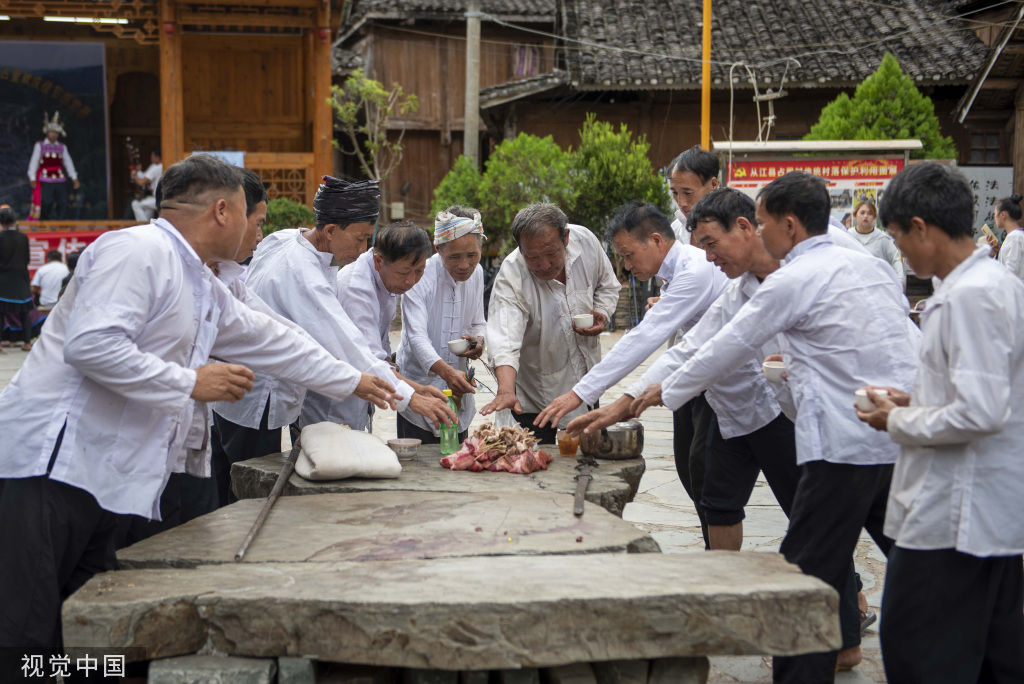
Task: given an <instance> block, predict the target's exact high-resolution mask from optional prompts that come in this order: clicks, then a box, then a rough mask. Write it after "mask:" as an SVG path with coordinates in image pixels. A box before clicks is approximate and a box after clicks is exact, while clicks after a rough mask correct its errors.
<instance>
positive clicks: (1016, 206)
mask: <svg viewBox="0 0 1024 684" xmlns="http://www.w3.org/2000/svg"><path fill="white" fill-rule="evenodd" d="M1022 199H1024V197H1021V196H1020V195H1018V194H1017V193H1014V194H1012V195H1010V196H1009V197H1004V198H1003V199H1001V200H999V203H998V204H997V205H996V211H997V212H1000V211H1005V212H1006V214H1007V215H1008V216H1009V217H1010V218H1012V219H1013V220H1014V221H1020V217H1021V214H1022V212H1021V208H1020V201H1021V200H1022Z"/></svg>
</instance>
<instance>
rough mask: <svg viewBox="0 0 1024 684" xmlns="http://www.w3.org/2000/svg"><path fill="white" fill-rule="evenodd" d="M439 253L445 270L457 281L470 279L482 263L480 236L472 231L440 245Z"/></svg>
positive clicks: (461, 281)
mask: <svg viewBox="0 0 1024 684" xmlns="http://www.w3.org/2000/svg"><path fill="white" fill-rule="evenodd" d="M437 253H438V254H440V255H441V263H442V264H444V270H446V271H448V275H450V276H451V277H452V280H454V281H455V282H457V283H463V282H465V281H467V280H469V278H470V276H472V275H473V271H475V270H476V266H477V264H479V263H480V256H481V250H480V236H479V235H474V234H472V233H470V234H469V235H463V236H462V237H460V238H458V239H456V240H450V241H448V242H446V243H444V244H442V245H438V247H437Z"/></svg>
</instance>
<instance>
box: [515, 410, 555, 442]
mask: <svg viewBox="0 0 1024 684" xmlns="http://www.w3.org/2000/svg"><path fill="white" fill-rule="evenodd" d="M511 413H512V417H513V418H514V419H515V421H516V422H517V423H519V425H521V426H522V427H524V428H526V429H527V430H533V435H534V436H535V437H536V438H537V441H539V442H540V443H541V444H557V443H558V428H553V427H551V424H550V423H549V424H547V425H545V426H544V427H537V426H536V425H534V424H533V421H535V420H537V416H539V415H540V414H539V413H516V412H515V411H511Z"/></svg>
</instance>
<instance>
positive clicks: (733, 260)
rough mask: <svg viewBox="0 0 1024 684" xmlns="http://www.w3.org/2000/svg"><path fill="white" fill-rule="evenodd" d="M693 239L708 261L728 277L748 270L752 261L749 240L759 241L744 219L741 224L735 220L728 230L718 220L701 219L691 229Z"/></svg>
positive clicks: (733, 276) (739, 274) (751, 227)
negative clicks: (705, 253) (734, 223)
mask: <svg viewBox="0 0 1024 684" xmlns="http://www.w3.org/2000/svg"><path fill="white" fill-rule="evenodd" d="M693 240H694V242H696V243H697V245H698V246H699V247H701V248H703V249H704V251H706V252H707V255H708V261H711V262H713V263H714V264H715V265H716V266H718V267H719V268H720V269H722V271H723V272H724V273H725V275H727V276H729V277H730V278H739V277H740V276H741V275H743V274H744V273H746V272H747V271H749V270H750V266H751V264H752V262H753V259H752V258H751V257H752V256H753V250H752V249H751V247H752V244H751V241H752V240H753V241H757V242H760V240H759V239H758V237H757V235H755V234H754V228H753V226H751V225H750V224H749V223H747V222H746V219H744V220H743V224H742V225H741V224H740V222H739V221H737V222H736V225H734V226H733V228H732V230H729V231H727V230H725V228H724V227H723V226H722V224H721V223H719V222H718V221H701V222H700V223H698V224H697V225H696V226H695V227H694V229H693Z"/></svg>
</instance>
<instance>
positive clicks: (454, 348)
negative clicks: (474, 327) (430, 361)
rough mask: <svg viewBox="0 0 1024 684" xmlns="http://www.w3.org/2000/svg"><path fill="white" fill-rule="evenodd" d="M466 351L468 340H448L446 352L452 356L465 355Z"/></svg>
mask: <svg viewBox="0 0 1024 684" xmlns="http://www.w3.org/2000/svg"><path fill="white" fill-rule="evenodd" d="M467 349H469V340H450V341H449V342H448V351H450V352H451V353H452V354H465V353H466V350H467Z"/></svg>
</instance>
